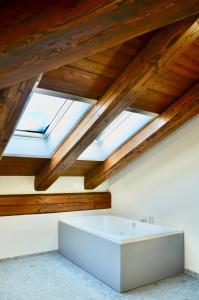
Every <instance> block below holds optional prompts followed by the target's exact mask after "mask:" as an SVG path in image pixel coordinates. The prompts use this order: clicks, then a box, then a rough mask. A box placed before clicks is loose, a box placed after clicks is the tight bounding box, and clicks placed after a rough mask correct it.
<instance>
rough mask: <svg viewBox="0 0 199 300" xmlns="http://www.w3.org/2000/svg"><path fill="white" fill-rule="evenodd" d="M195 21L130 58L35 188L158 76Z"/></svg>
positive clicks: (188, 38) (194, 32) (186, 41)
mask: <svg viewBox="0 0 199 300" xmlns="http://www.w3.org/2000/svg"><path fill="white" fill-rule="evenodd" d="M197 26H198V23H197V21H195V18H190V19H188V20H184V21H181V22H178V23H176V24H173V25H171V26H168V27H167V28H164V29H162V30H160V31H159V32H158V33H157V34H156V35H155V36H153V37H152V39H151V40H150V41H149V43H148V44H147V45H146V46H145V48H144V49H143V50H142V51H141V52H140V53H139V54H138V55H137V56H136V57H135V58H134V59H133V61H132V62H131V63H130V64H129V65H128V67H127V68H126V69H125V71H124V72H123V73H122V74H121V75H120V76H119V78H118V79H117V80H116V81H115V82H114V83H113V85H112V86H111V87H110V88H109V90H108V91H107V92H106V93H105V94H104V96H102V98H101V99H100V100H99V101H98V103H97V104H96V105H95V106H94V107H93V108H92V109H91V110H90V111H89V113H88V114H87V116H86V117H85V118H84V119H83V120H82V122H80V124H79V125H78V126H77V127H76V128H75V129H74V131H73V132H72V133H71V135H70V136H69V137H68V138H67V139H66V141H65V142H64V143H63V144H62V145H61V146H60V148H59V149H58V150H57V152H56V153H55V154H54V156H53V157H52V158H51V160H50V162H49V163H47V164H46V165H45V167H44V168H43V169H41V171H40V172H39V174H38V175H37V176H36V178H35V189H36V190H46V189H47V188H48V187H49V186H50V185H51V184H52V183H53V182H54V181H55V180H57V179H58V178H59V176H61V175H62V174H63V173H64V172H65V171H66V170H67V169H68V168H70V166H71V165H72V164H73V163H74V162H75V161H76V160H77V158H78V157H79V155H80V154H81V153H82V152H83V151H84V150H85V149H86V148H87V147H88V146H89V145H90V144H91V143H92V142H93V141H94V140H95V139H96V138H97V136H98V135H99V134H100V133H101V132H102V131H103V130H104V129H105V128H106V127H107V126H108V124H110V123H111V122H112V121H113V120H114V118H116V117H117V116H118V115H119V114H120V113H121V112H122V111H123V110H125V109H127V107H128V106H130V104H131V103H132V102H133V100H134V101H135V100H136V99H137V98H138V97H139V95H140V94H141V93H142V92H143V91H144V90H146V88H147V87H148V86H150V82H151V80H152V79H154V78H156V77H158V76H159V74H160V72H161V71H162V69H163V68H165V66H167V64H169V63H171V62H172V61H173V59H175V58H176V57H177V55H180V54H181V53H182V51H183V49H186V47H188V46H189V45H190V43H192V41H193V40H194V39H195V38H196V37H197V36H198V34H199V30H198V27H197Z"/></svg>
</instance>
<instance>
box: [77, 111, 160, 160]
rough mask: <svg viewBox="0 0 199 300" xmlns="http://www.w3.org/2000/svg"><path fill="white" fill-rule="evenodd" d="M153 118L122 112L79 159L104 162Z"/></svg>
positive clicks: (146, 115) (141, 114)
mask: <svg viewBox="0 0 199 300" xmlns="http://www.w3.org/2000/svg"><path fill="white" fill-rule="evenodd" d="M154 117H155V116H152V115H148V114H143V113H138V112H136V113H135V112H130V111H123V112H122V113H121V114H120V115H119V116H118V117H117V118H115V120H113V122H111V124H110V125H108V126H107V128H106V129H105V130H104V131H103V132H102V133H101V134H100V135H99V136H98V137H97V138H96V140H95V141H94V142H93V143H92V144H91V145H90V146H89V147H88V148H87V149H86V150H85V151H84V152H83V153H82V154H81V155H80V157H79V159H91V160H105V159H107V158H108V157H109V156H110V155H111V154H112V153H113V152H114V151H116V150H117V149H118V148H119V147H120V146H122V144H124V143H125V142H126V141H127V140H128V139H129V138H130V137H132V136H133V135H135V134H136V133H138V132H139V131H140V130H141V129H142V128H143V127H144V126H146V125H147V124H148V123H149V122H150V121H151V120H152V119H154Z"/></svg>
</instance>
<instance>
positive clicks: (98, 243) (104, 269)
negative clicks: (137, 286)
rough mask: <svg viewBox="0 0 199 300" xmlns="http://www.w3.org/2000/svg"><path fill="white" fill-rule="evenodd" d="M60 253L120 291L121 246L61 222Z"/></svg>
mask: <svg viewBox="0 0 199 300" xmlns="http://www.w3.org/2000/svg"><path fill="white" fill-rule="evenodd" d="M59 252H60V253H61V254H62V255H64V256H65V257H66V258H67V259H69V260H71V261H72V262H74V263H75V264H77V265H79V266H80V267H81V268H83V269H84V270H86V271H87V272H89V273H90V274H91V275H93V276H95V277H97V278H98V279H100V280H102V281H103V282H105V283H106V284H108V285H109V286H111V287H112V288H113V289H115V290H117V291H120V245H119V244H116V243H113V242H111V241H109V240H106V239H103V238H101V237H98V236H96V235H94V234H91V233H89V232H86V231H83V230H80V229H78V228H75V227H73V226H70V225H67V224H66V223H63V222H59Z"/></svg>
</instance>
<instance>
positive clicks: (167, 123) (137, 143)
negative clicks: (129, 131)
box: [85, 83, 199, 189]
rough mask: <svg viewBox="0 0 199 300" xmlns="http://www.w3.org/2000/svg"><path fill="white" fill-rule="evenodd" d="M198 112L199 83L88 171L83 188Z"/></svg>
mask: <svg viewBox="0 0 199 300" xmlns="http://www.w3.org/2000/svg"><path fill="white" fill-rule="evenodd" d="M198 113H199V83H198V84H196V85H195V86H194V87H193V88H192V89H190V90H189V91H188V92H187V93H186V94H185V95H184V96H182V97H181V98H180V99H179V100H177V101H176V102H175V103H174V104H173V105H171V106H170V107H169V108H168V109H167V110H166V111H165V112H163V113H162V114H161V115H160V116H159V117H157V118H156V119H155V120H153V121H152V122H151V123H150V124H149V125H147V126H146V127H145V128H144V129H143V130H141V131H140V132H139V133H138V134H137V135H135V136H134V137H132V138H131V139H130V140H129V141H128V142H127V143H126V144H124V145H123V146H122V147H121V148H120V149H119V150H117V151H116V152H115V153H113V154H112V155H111V156H110V157H109V158H108V159H106V160H105V161H104V162H103V163H101V164H100V165H99V166H98V167H97V168H95V169H94V170H93V171H91V173H90V174H88V175H87V176H86V178H85V188H86V189H93V188H95V187H96V186H98V185H99V184H101V183H102V182H103V181H105V180H107V179H108V178H110V177H111V176H113V175H114V174H116V173H117V172H119V171H120V170H121V169H122V168H124V167H125V166H126V165H127V164H128V163H130V162H132V161H133V160H135V159H136V158H137V157H139V156H140V155H141V154H143V153H144V152H145V151H147V150H148V149H149V148H151V147H152V146H154V145H155V144H157V143H158V142H159V141H161V140H162V139H163V138H165V137H166V136H168V135H169V134H170V133H171V132H173V131H174V130H176V129H177V128H179V127H180V126H181V125H182V124H184V123H185V122H187V121H188V120H190V119H191V118H193V117H194V116H195V115H197V114H198Z"/></svg>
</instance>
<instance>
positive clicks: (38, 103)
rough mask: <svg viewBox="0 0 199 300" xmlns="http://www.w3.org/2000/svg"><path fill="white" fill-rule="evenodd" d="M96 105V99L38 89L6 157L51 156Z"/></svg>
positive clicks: (13, 137)
mask: <svg viewBox="0 0 199 300" xmlns="http://www.w3.org/2000/svg"><path fill="white" fill-rule="evenodd" d="M92 103H95V101H94V100H92V99H87V98H82V97H77V96H73V95H68V94H62V93H57V92H52V91H47V90H44V89H36V90H35V92H34V93H33V94H32V96H31V98H30V100H29V102H28V105H27V106H26V108H25V110H24V112H23V114H22V116H21V119H20V120H19V123H18V125H17V127H16V129H15V132H14V135H13V136H12V138H11V139H10V141H9V143H8V145H7V147H6V149H5V152H4V155H12V156H31V157H51V156H52V155H53V153H54V152H55V151H56V150H57V148H58V147H59V145H60V144H61V143H62V141H63V140H64V139H65V138H67V136H68V135H69V134H70V133H71V131H72V130H73V129H74V128H75V126H77V124H78V123H79V122H80V121H81V119H82V118H83V116H84V115H85V113H86V112H87V111H88V109H89V108H90V106H91V105H92Z"/></svg>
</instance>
